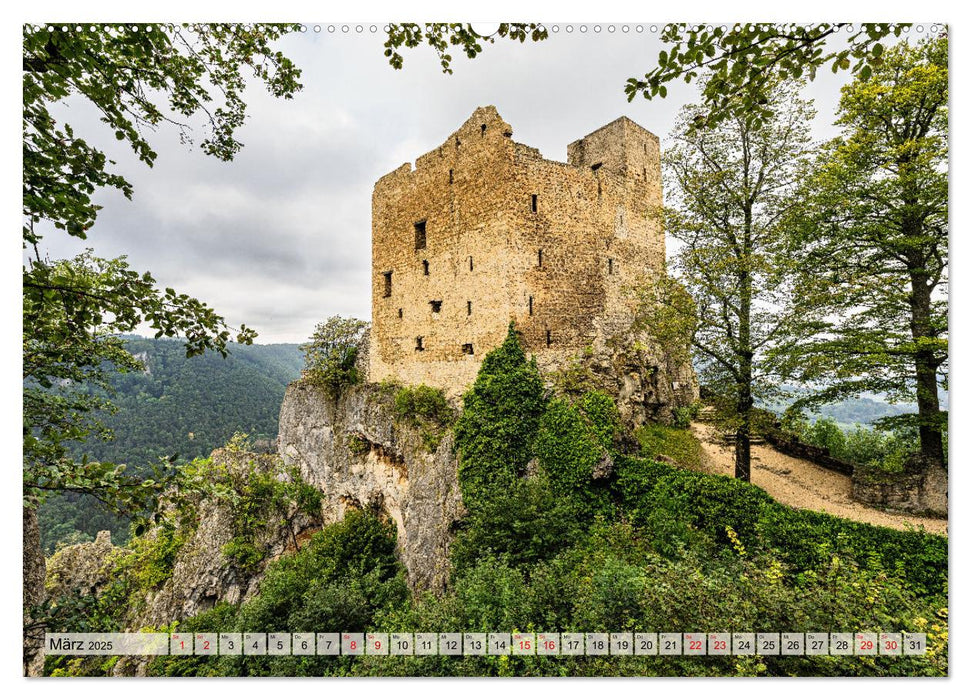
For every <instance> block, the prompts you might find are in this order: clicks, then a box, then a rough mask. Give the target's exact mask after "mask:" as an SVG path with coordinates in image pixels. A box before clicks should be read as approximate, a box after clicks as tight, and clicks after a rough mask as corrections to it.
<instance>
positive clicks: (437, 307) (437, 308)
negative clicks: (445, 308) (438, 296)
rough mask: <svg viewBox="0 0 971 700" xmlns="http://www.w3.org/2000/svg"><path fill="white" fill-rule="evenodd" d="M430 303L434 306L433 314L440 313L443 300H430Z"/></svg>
mask: <svg viewBox="0 0 971 700" xmlns="http://www.w3.org/2000/svg"><path fill="white" fill-rule="evenodd" d="M428 305H429V306H431V307H432V313H433V314H437V313H440V312H441V310H442V302H441V301H430V302H428Z"/></svg>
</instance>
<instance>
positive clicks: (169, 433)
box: [39, 338, 303, 552]
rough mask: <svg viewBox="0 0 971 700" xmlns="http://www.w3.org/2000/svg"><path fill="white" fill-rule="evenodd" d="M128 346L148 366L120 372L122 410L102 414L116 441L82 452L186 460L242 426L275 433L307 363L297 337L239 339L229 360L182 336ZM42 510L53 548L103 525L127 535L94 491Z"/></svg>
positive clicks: (258, 433)
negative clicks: (287, 394)
mask: <svg viewBox="0 0 971 700" xmlns="http://www.w3.org/2000/svg"><path fill="white" fill-rule="evenodd" d="M127 345H128V349H129V350H130V351H131V352H132V353H133V354H134V355H136V356H137V357H138V358H139V359H140V360H142V362H143V363H144V364H145V366H146V368H145V371H144V372H133V373H116V374H115V375H114V376H113V377H112V380H111V384H112V386H113V387H114V388H115V391H116V393H115V395H114V396H113V397H112V399H111V400H112V403H114V405H115V406H117V407H118V411H117V413H114V414H108V415H104V416H101V419H102V421H103V422H104V424H105V425H106V426H107V427H108V428H110V429H111V430H112V432H113V433H114V440H111V441H96V440H92V441H89V442H86V443H84V444H83V445H82V444H79V445H77V446H76V449H75V452H76V454H77V455H78V456H80V455H81V454H87V456H88V457H89V458H90V459H92V460H98V461H108V462H114V463H117V464H127V465H129V467H130V468H132V469H135V468H137V467H139V466H145V465H147V464H150V463H152V462H154V461H157V460H158V458H160V457H163V456H168V457H174V458H177V461H178V462H186V461H189V460H192V459H194V458H196V457H205V456H208V455H209V453H210V452H212V450H214V449H215V448H217V447H220V446H222V445H224V444H226V442H227V441H228V440H229V438H231V437H232V435H233V433H236V432H245V433H248V434H249V435H250V436H251V437H253V438H265V439H271V440H272V439H275V438H276V434H277V427H278V421H279V417H280V404H281V403H282V401H283V393H284V391H285V390H286V387H287V384H289V383H290V382H292V381H293V380H295V379H297V378H298V377H299V376H300V369H301V368H302V367H303V353H302V352H301V351H300V349H299V346H298V345H296V344H279V345H249V346H246V345H235V344H234V345H231V346H230V354H229V356H228V357H227V358H225V359H223V358H222V357H221V356H219V355H218V354H215V353H206V354H205V355H201V356H198V357H192V358H186V356H185V346H184V345H183V344H182V343H181V342H179V341H177V340H170V339H158V340H154V339H147V338H130V339H128V340H127ZM39 516H40V519H41V532H42V537H43V540H44V548H45V550H47V551H48V552H50V551H52V549H53V546H54V545H55V544H56V543H57V542H65V541H83V540H87V539H93V537H94V536H95V535H96V534H97V532H98V530H100V529H111V530H112V536H113V539H114V540H115V541H116V543H120V542H123V541H124V539H125V538H126V535H127V522H126V521H124V520H123V519H118V518H115V517H114V516H111V515H109V514H106V513H104V512H102V511H101V510H100V509H99V508H98V507H97V506H96V505H95V504H94V503H93V501H92V499H89V498H84V497H78V496H58V497H55V498H51V499H49V500H48V502H47V503H46V504H45V505H44V506H43V507H42V508H41V510H40V513H39Z"/></svg>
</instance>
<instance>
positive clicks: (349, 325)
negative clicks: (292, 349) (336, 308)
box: [300, 316, 369, 398]
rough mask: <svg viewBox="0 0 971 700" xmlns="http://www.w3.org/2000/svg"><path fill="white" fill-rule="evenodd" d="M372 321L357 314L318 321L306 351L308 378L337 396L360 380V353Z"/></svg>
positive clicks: (304, 347)
mask: <svg viewBox="0 0 971 700" xmlns="http://www.w3.org/2000/svg"><path fill="white" fill-rule="evenodd" d="M368 327H369V324H368V323H367V322H366V321H361V320H359V319H356V318H342V317H340V316H331V317H330V318H328V319H327V320H326V321H324V322H323V323H318V324H317V327H316V328H315V329H314V334H313V336H311V338H310V342H309V343H306V344H305V345H301V346H300V349H301V350H303V352H304V358H305V366H304V370H303V376H304V378H305V379H306V380H307V381H309V382H310V383H311V384H314V385H316V386H319V387H321V388H322V389H324V390H325V391H326V392H327V393H328V394H329V395H330V396H332V397H333V398H337V397H338V396H339V395H340V392H341V389H343V388H344V387H346V386H349V385H351V384H356V383H357V382H358V379H359V376H358V371H357V367H356V363H357V357H358V353H359V352H360V350H361V345H362V344H363V343H364V340H365V338H366V336H367V331H368Z"/></svg>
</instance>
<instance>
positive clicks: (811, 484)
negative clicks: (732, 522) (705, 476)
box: [691, 423, 947, 535]
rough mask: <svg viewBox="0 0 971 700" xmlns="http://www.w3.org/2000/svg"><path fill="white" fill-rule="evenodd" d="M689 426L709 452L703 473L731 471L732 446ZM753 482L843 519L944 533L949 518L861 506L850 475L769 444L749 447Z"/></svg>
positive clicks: (782, 498) (700, 426)
mask: <svg viewBox="0 0 971 700" xmlns="http://www.w3.org/2000/svg"><path fill="white" fill-rule="evenodd" d="M691 430H692V432H693V433H694V434H695V436H696V437H697V438H698V439H699V440H700V441H701V445H702V447H703V448H704V450H705V453H706V454H707V456H708V465H707V471H709V472H710V473H712V474H728V475H731V474H733V473H734V472H735V448H734V447H733V446H729V445H724V444H721V443H720V442H719V441H718V433H717V431H716V430H715V428H714V427H713V426H711V425H707V424H705V423H692V425H691ZM752 483H753V484H755V485H756V486H758V487H760V488H763V489H765V490H766V491H767V492H768V493H769V495H770V496H772V497H773V498H774V499H776V500H777V501H779V502H780V503H785V504H786V505H789V506H793V507H795V508H806V509H808V510H817V511H822V512H824V513H829V514H830V515H837V516H839V517H841V518H849V519H850V520H857V521H859V522H862V523H870V524H871V525H883V526H884V527H892V528H894V529H896V530H907V529H909V528H911V527H923V528H924V529H926V530H927V531H928V532H932V533H934V534H937V535H947V520H946V519H943V518H925V517H920V516H916V515H908V514H905V513H891V512H887V511H883V510H879V509H877V508H871V507H869V506H865V505H863V504H862V503H859V502H857V501H854V500H853V499H852V498H851V497H850V493H851V488H852V486H851V483H850V478H849V477H848V476H844V475H842V474H838V473H836V472H833V471H830V470H829V469H823V468H822V467H820V466H817V465H815V464H813V463H812V462H809V461H807V460H805V459H799V458H797V457H790V456H788V455H784V454H782V453H781V452H778V451H777V450H775V449H774V448H773V447H771V446H770V445H752Z"/></svg>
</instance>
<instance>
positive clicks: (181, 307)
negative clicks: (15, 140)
mask: <svg viewBox="0 0 971 700" xmlns="http://www.w3.org/2000/svg"><path fill="white" fill-rule="evenodd" d="M294 29H296V25H256V26H246V27H244V26H243V25H214V24H205V25H202V24H199V25H182V26H180V27H169V28H167V29H166V30H165V31H163V30H162V28H161V27H159V26H146V25H111V26H108V27H106V26H100V25H98V26H95V25H65V26H54V25H49V26H47V27H44V28H41V29H37V28H34V27H32V26H30V25H27V26H25V28H24V35H23V102H24V111H23V221H24V224H23V246H24V249H25V258H26V262H25V264H24V267H23V292H24V294H23V314H24V317H23V345H24V348H23V351H24V374H23V379H24V387H25V388H24V412H23V418H24V429H23V430H24V469H23V487H24V523H25V527H24V548H25V554H24V560H25V566H24V580H25V601H24V602H25V605H29V604H35V603H38V602H39V598H40V597H41V596H42V595H43V590H42V588H39V587H38V585H37V582H38V581H41V583H42V579H43V576H42V572H43V567H44V565H43V556H42V554H41V551H40V538H39V532H38V530H37V520H36V513H35V510H34V509H35V507H36V503H37V501H38V499H39V498H41V497H42V494H43V493H44V492H46V491H51V490H66V491H72V492H79V493H90V494H94V495H96V496H97V497H98V498H99V499H101V500H102V501H103V502H105V503H106V504H108V505H111V506H112V507H116V508H119V509H129V510H130V509H135V508H139V507H140V506H139V504H142V505H143V504H144V503H145V501H146V498H148V499H150V497H151V496H152V495H153V493H157V487H158V482H155V481H152V480H142V479H137V478H129V477H126V476H125V474H124V471H123V470H122V469H119V468H117V467H116V466H115V465H111V464H103V463H91V462H88V461H87V460H86V459H84V458H81V459H73V458H72V457H70V456H69V455H68V453H67V451H66V448H65V442H66V441H68V440H72V441H83V440H84V439H85V438H86V437H87V436H88V435H89V434H91V432H92V431H93V430H97V429H98V425H97V422H96V421H93V420H92V419H91V411H92V409H94V408H104V407H105V406H106V402H105V400H104V399H103V397H101V396H99V395H98V394H96V393H95V394H92V393H91V392H90V391H88V390H86V389H85V388H84V387H85V386H87V387H91V386H94V387H96V388H100V389H103V390H104V389H107V384H106V383H105V381H104V367H105V364H106V363H107V364H113V365H115V366H116V367H119V368H121V369H134V368H136V367H137V366H138V363H137V361H136V360H135V358H133V357H132V356H131V354H130V353H128V352H127V351H126V350H125V348H124V344H123V343H122V342H121V341H120V340H118V338H117V337H116V335H117V334H118V333H125V332H131V331H133V330H135V329H136V328H137V327H138V326H139V325H140V324H142V323H147V324H148V325H149V326H151V327H152V328H153V329H154V330H155V331H156V336H157V337H160V336H163V335H164V336H176V335H180V336H183V337H184V338H185V342H186V353H187V354H188V355H193V354H198V353H201V352H204V351H205V350H215V351H218V352H220V353H222V354H225V352H226V344H227V343H228V342H229V340H230V339H231V337H232V336H233V335H235V338H236V340H237V341H238V342H241V343H251V342H252V339H253V337H254V336H255V333H253V331H252V330H250V329H248V328H246V327H245V326H241V327H240V328H239V329H238V330H237V331H235V332H234V331H233V330H232V329H230V328H229V327H228V326H227V325H226V323H225V321H224V319H223V318H222V317H221V316H219V315H217V314H216V313H215V312H214V311H213V310H212V309H210V308H209V307H207V306H206V305H205V304H203V303H202V302H200V301H198V300H196V299H193V298H191V297H189V296H187V295H184V294H178V293H177V292H176V291H175V290H173V289H165V290H160V289H158V288H156V286H155V280H154V279H153V278H152V277H151V275H150V274H148V273H144V274H139V273H137V272H135V271H133V270H130V269H129V268H128V266H127V263H126V262H125V260H124V258H119V259H116V260H104V259H100V258H96V257H94V256H93V254H92V253H90V252H89V253H86V254H84V255H81V256H79V257H77V258H74V259H73V260H56V261H51V260H48V259H46V258H44V257H42V255H41V253H40V242H41V240H42V239H43V236H44V235H45V233H48V232H51V231H64V232H66V233H67V234H68V235H70V236H74V237H76V238H81V239H85V238H87V234H88V231H89V230H90V229H91V227H92V226H93V225H94V223H95V220H96V218H97V213H98V210H99V208H100V207H99V206H98V205H96V204H94V202H93V195H95V194H96V193H97V192H98V191H99V190H101V189H102V188H106V187H108V188H115V189H118V190H120V191H121V192H122V193H124V194H125V196H126V197H131V195H132V187H131V185H130V183H129V182H128V181H127V180H126V179H125V178H124V177H123V176H121V175H119V174H118V173H115V172H111V170H110V169H109V163H110V161H109V160H108V159H107V157H106V156H105V154H104V152H103V151H101V150H99V149H98V148H96V147H94V146H92V145H90V144H89V143H88V142H87V141H86V140H85V139H84V138H81V136H80V135H78V134H76V133H75V130H74V129H73V128H72V127H71V125H70V124H68V123H63V124H61V123H58V121H57V120H55V118H54V115H53V114H52V111H53V110H55V105H56V104H57V103H60V102H63V101H66V100H69V99H70V100H78V99H80V100H86V101H88V102H89V103H91V104H92V105H93V106H94V107H95V108H96V109H97V110H98V112H99V113H100V114H101V120H102V122H104V124H105V125H106V126H107V128H108V129H110V131H111V132H113V133H114V136H115V137H116V138H117V139H118V140H120V141H125V142H127V143H128V144H129V145H130V146H131V148H132V150H133V151H134V152H135V154H136V156H137V157H138V158H139V159H140V160H141V161H142V162H144V163H145V164H146V165H149V166H151V165H152V164H153V163H154V162H155V158H156V153H155V151H154V150H152V148H151V145H150V144H149V142H148V140H147V139H146V137H145V136H144V134H145V132H147V131H152V130H154V129H156V128H157V127H158V126H160V125H162V124H168V125H171V126H174V127H175V128H178V129H179V131H180V133H181V136H182V137H183V140H191V138H192V136H193V133H194V132H193V131H192V129H191V128H190V125H189V123H188V120H189V119H190V118H193V117H198V116H199V115H201V116H202V117H203V120H204V122H205V127H204V129H203V132H204V137H203V140H202V142H201V148H202V150H203V151H204V152H205V153H207V154H209V155H213V156H215V157H217V158H220V159H222V160H231V159H232V157H233V155H234V154H235V153H236V152H237V151H238V150H239V148H240V146H241V144H240V143H239V141H237V140H236V138H235V136H234V134H235V130H236V129H237V128H238V127H239V126H240V125H242V124H243V121H244V119H245V114H246V104H245V103H244V102H243V100H242V93H243V90H244V88H245V85H246V79H245V77H244V71H246V70H247V69H248V70H249V71H250V72H251V73H252V75H253V77H255V78H256V79H257V80H259V81H261V82H264V83H265V84H266V86H267V88H268V89H269V91H270V92H271V93H272V94H274V95H276V96H278V97H284V98H289V97H291V96H292V95H293V93H294V92H295V91H296V90H298V89H299V88H300V84H299V83H298V82H297V78H298V77H299V73H300V72H299V70H298V69H297V68H296V67H295V66H294V65H293V64H292V63H291V62H290V61H289V59H287V58H285V57H284V56H283V55H282V54H280V53H279V52H278V51H275V50H274V49H273V48H272V43H273V42H274V41H275V40H276V39H278V38H279V37H280V36H282V35H283V34H285V33H287V32H289V31H293V30H294ZM214 95H215V97H214ZM38 573H40V575H38ZM28 584H29V585H28ZM25 625H26V627H29V628H36V626H35V625H34V623H33V622H31V621H30V620H27V619H25ZM35 642H36V640H26V641H25V670H26V671H28V672H34V671H36V659H37V654H36V653H35V648H36V644H35Z"/></svg>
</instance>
